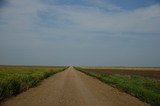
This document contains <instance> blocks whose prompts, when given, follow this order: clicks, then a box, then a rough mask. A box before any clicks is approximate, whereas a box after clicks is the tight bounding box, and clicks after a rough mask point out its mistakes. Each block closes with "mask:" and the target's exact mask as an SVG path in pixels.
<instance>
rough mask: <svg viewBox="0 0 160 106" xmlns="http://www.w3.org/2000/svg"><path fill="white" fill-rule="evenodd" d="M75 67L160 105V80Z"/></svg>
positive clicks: (155, 104) (152, 103) (143, 99)
mask: <svg viewBox="0 0 160 106" xmlns="http://www.w3.org/2000/svg"><path fill="white" fill-rule="evenodd" d="M74 68H75V69H77V70H79V71H81V72H83V73H85V74H87V75H90V76H93V77H96V78H98V79H99V80H101V81H102V82H105V83H107V84H110V85H111V86H113V87H116V88H118V89H120V90H122V91H124V92H126V93H129V94H131V95H133V96H135V97H137V98H139V99H140V100H142V101H144V102H147V103H149V104H151V105H153V106H160V80H156V79H149V78H144V77H140V76H129V75H118V74H106V73H98V72H95V71H91V70H90V71H89V70H85V68H81V67H74Z"/></svg>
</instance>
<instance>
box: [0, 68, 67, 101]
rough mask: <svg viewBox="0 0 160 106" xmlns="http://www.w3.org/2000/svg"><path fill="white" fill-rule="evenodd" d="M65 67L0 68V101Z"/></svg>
mask: <svg viewBox="0 0 160 106" xmlns="http://www.w3.org/2000/svg"><path fill="white" fill-rule="evenodd" d="M66 68H67V67H42V66H28V67H27V66H0V101H1V100H2V99H4V98H7V97H9V96H11V95H15V94H18V93H19V92H22V91H25V90H27V89H29V88H31V87H35V86H37V85H38V84H39V82H40V81H41V80H43V79H45V78H47V77H49V76H51V75H53V74H55V73H57V72H61V71H63V70H65V69H66Z"/></svg>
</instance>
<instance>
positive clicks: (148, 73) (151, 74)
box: [82, 67, 160, 79]
mask: <svg viewBox="0 0 160 106" xmlns="http://www.w3.org/2000/svg"><path fill="white" fill-rule="evenodd" d="M82 68H83V69H85V70H88V71H93V72H98V73H104V74H120V75H130V76H142V77H147V78H154V79H160V68H146V67H97V68H96V67H82Z"/></svg>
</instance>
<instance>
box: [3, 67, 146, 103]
mask: <svg viewBox="0 0 160 106" xmlns="http://www.w3.org/2000/svg"><path fill="white" fill-rule="evenodd" d="M1 105H2V106H147V105H148V104H147V103H144V102H142V101H140V100H138V99H137V98H135V97H133V96H131V95H129V94H126V93H123V92H120V91H119V90H117V89H115V88H113V87H111V86H109V85H107V84H104V83H102V82H101V81H99V80H97V79H95V78H93V77H91V76H88V75H85V74H84V73H81V72H79V71H77V70H75V69H74V68H72V67H70V68H68V69H67V70H65V71H63V72H60V73H58V74H56V75H54V76H51V77H50V78H48V79H46V80H44V81H43V82H42V83H41V85H39V86H38V87H35V88H31V89H29V90H28V91H26V92H23V93H21V94H19V95H17V96H14V97H12V98H10V99H8V100H7V101H4V102H3V103H2V104H1Z"/></svg>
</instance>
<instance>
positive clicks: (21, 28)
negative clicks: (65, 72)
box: [0, 0, 160, 66]
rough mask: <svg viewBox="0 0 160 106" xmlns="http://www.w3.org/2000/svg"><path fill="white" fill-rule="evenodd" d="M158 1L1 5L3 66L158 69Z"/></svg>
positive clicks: (6, 0)
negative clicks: (149, 67) (136, 67)
mask: <svg viewBox="0 0 160 106" xmlns="http://www.w3.org/2000/svg"><path fill="white" fill-rule="evenodd" d="M159 41H160V0H34V1H33V0H25V1H22V0H1V1H0V64H11V65H12V64H13V65H97V66H160V46H159V45H160V42H159Z"/></svg>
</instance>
